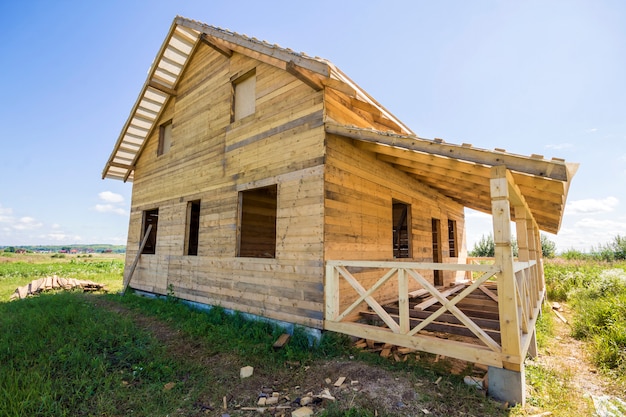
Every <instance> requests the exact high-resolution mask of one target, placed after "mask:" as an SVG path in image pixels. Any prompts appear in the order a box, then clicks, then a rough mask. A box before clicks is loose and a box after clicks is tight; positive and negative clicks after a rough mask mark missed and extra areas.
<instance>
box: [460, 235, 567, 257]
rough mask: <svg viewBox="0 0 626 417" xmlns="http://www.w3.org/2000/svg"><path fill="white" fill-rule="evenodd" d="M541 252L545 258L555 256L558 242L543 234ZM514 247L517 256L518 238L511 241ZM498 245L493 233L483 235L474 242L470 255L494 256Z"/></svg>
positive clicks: (541, 236)
mask: <svg viewBox="0 0 626 417" xmlns="http://www.w3.org/2000/svg"><path fill="white" fill-rule="evenodd" d="M540 238H541V252H542V254H543V257H544V258H554V257H555V256H556V244H555V243H554V242H553V241H551V240H550V239H548V236H546V235H544V234H541V235H540ZM511 245H512V247H513V256H517V252H518V249H519V248H518V245H517V240H515V239H513V240H512V241H511ZM495 250H496V245H495V243H494V241H493V235H491V234H488V235H487V236H485V235H482V236H481V237H480V240H479V241H478V242H476V243H474V248H473V249H472V250H471V251H469V256H474V257H484V258H492V257H493V256H494V254H495Z"/></svg>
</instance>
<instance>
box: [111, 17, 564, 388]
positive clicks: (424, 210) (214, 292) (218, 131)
mask: <svg viewBox="0 0 626 417" xmlns="http://www.w3.org/2000/svg"><path fill="white" fill-rule="evenodd" d="M574 171H575V166H573V165H571V164H566V163H565V162H564V161H563V160H559V159H552V160H545V159H544V158H543V157H541V156H537V155H532V156H530V157H527V156H519V155H514V154H510V153H507V152H505V151H504V150H499V149H496V150H494V151H488V150H482V149H477V148H475V147H473V146H471V145H468V144H462V145H453V144H448V143H445V142H444V141H442V140H438V139H435V140H428V139H422V138H419V137H417V136H415V135H414V134H413V132H412V131H411V130H410V129H409V128H408V127H407V126H405V125H404V124H403V123H402V122H401V121H400V120H398V119H397V118H396V117H394V116H393V115H392V114H391V113H390V112H389V111H388V110H386V109H385V108H384V107H383V106H381V105H380V104H379V103H378V102H377V101H376V100H375V99H374V98H372V97H371V96H369V95H368V94H367V93H366V92H365V91H364V90H363V89H361V87H359V86H358V85H356V84H355V83H354V82H353V81H351V80H350V78H348V77H347V76H346V75H345V74H344V73H343V72H341V71H340V70H339V69H338V68H337V67H335V66H334V65H333V64H332V63H330V62H328V61H327V60H324V59H321V58H317V57H315V58H313V57H310V56H307V55H306V54H304V53H296V52H294V51H292V50H290V49H285V48H282V47H280V46H278V45H272V44H269V43H267V42H265V41H259V40H257V39H255V38H249V37H247V36H244V35H240V34H237V33H233V32H230V31H227V30H224V29H220V28H217V27H213V26H208V25H205V24H203V23H200V22H197V21H193V20H189V19H186V18H182V17H176V18H175V19H174V22H173V24H172V26H171V28H170V31H169V33H168V34H167V36H166V38H165V41H164V43H163V45H162V47H161V49H160V50H159V51H158V53H157V56H156V58H155V60H154V63H153V65H152V68H151V69H150V71H149V74H148V77H147V79H146V82H145V84H144V85H143V87H142V88H141V91H140V92H139V97H138V98H137V101H136V103H135V105H134V106H133V108H132V110H131V112H130V115H129V117H128V120H127V122H126V124H125V125H124V126H123V128H122V130H121V133H120V136H119V138H118V140H117V143H116V144H115V147H114V148H113V151H112V153H111V156H110V158H109V160H108V161H107V163H106V166H105V168H104V172H103V178H113V179H119V180H123V181H132V182H133V190H132V204H131V214H130V224H129V230H128V245H127V263H126V265H127V266H126V275H125V278H126V279H127V280H129V279H130V278H131V277H130V276H131V275H132V280H130V287H132V288H134V289H137V290H141V291H144V292H150V293H154V294H166V293H168V292H171V291H173V293H174V294H175V295H176V296H177V297H180V298H182V299H185V300H190V301H194V302H198V303H204V304H208V305H220V306H223V307H224V308H228V309H233V310H237V311H241V312H246V313H251V314H255V315H258V316H262V317H267V318H270V319H276V320H282V321H287V322H290V323H295V324H298V325H302V326H308V327H312V328H316V329H320V330H332V331H335V332H341V333H345V334H348V335H354V336H357V337H364V338H368V339H373V340H378V341H384V342H389V343H393V344H395V345H399V346H406V347H411V348H416V349H419V350H422V351H426V352H433V353H440V354H443V355H446V356H450V357H455V358H460V359H464V360H468V361H472V362H477V363H481V364H485V365H488V366H489V367H491V368H493V369H496V370H497V369H505V370H510V371H511V372H513V374H512V375H513V376H514V378H515V377H516V375H517V376H518V377H519V375H522V377H521V378H522V380H521V382H523V372H521V371H522V369H523V364H524V357H525V356H526V354H527V352H528V351H529V349H530V351H531V353H532V351H533V350H534V349H535V348H534V325H535V320H536V318H537V314H538V313H539V307H540V303H541V301H542V299H543V297H544V285H543V269H542V264H541V249H540V246H539V230H545V231H548V232H552V233H556V232H557V231H558V229H559V226H560V223H561V218H562V215H563V209H564V206H565V200H566V196H567V191H568V187H569V183H570V179H571V177H572V175H573V173H574ZM466 207H468V208H472V209H475V210H479V211H482V212H485V213H489V214H492V215H493V231H492V232H493V234H494V238H495V241H496V260H495V263H494V264H493V265H468V264H467V263H466V247H465V217H464V209H465V208H466ZM511 221H514V224H515V227H516V232H517V241H518V244H519V258H518V259H515V260H514V259H513V256H512V251H511V245H510V240H511V224H512V223H511ZM485 232H486V233H489V232H491V231H485ZM438 334H445V335H449V334H453V335H458V336H459V337H458V338H450V337H447V338H441V337H437V335H438ZM518 379H519V378H518ZM507 384H508V382H507ZM506 395H508V394H505V396H506ZM522 399H523V398H522Z"/></svg>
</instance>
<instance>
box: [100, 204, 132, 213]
mask: <svg viewBox="0 0 626 417" xmlns="http://www.w3.org/2000/svg"><path fill="white" fill-rule="evenodd" d="M93 209H94V210H95V211H97V212H100V213H115V214H119V215H120V216H125V215H126V214H127V213H126V210H124V209H123V208H121V207H116V206H114V205H113V204H96V205H95V206H94V207H93Z"/></svg>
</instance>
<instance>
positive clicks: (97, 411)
mask: <svg viewBox="0 0 626 417" xmlns="http://www.w3.org/2000/svg"><path fill="white" fill-rule="evenodd" d="M545 269H546V279H547V284H548V288H549V297H550V300H551V301H557V300H560V301H562V302H564V303H567V305H568V306H571V308H572V311H573V327H572V333H573V334H574V335H575V336H576V337H578V338H580V339H581V340H584V341H585V343H586V344H587V345H588V346H589V348H590V349H591V351H592V352H593V356H592V358H593V361H594V363H595V365H596V366H597V367H598V369H599V373H600V375H606V376H607V378H610V379H611V381H612V384H613V387H614V389H615V391H616V392H620V390H621V392H624V391H623V388H624V387H625V386H626V385H622V384H624V381H625V369H624V363H625V362H626V358H625V357H624V352H626V343H625V342H624V339H623V337H624V334H625V331H624V327H623V326H624V323H625V322H626V314H625V311H624V309H625V308H626V307H625V305H626V303H624V301H625V300H624V294H626V285H624V286H622V284H623V281H626V280H625V279H624V274H625V272H624V271H626V263H600V262H595V261H594V262H591V261H585V262H581V261H564V260H559V259H556V260H551V261H548V262H547V263H546V266H545ZM122 270H123V259H122V257H121V256H119V255H114V256H110V255H109V256H106V257H105V256H103V255H93V256H92V257H88V256H82V257H77V256H76V255H67V257H65V258H51V257H50V255H21V254H20V255H17V254H15V255H11V256H2V253H0V329H2V332H0V415H2V416H5V415H6V416H31V415H38V416H74V415H100V416H125V415H135V416H154V415H163V416H165V415H170V416H173V415H179V416H196V415H198V416H200V415H202V416H207V415H208V416H220V417H221V416H222V414H224V413H226V411H225V410H224V409H223V402H224V401H226V403H227V404H226V405H227V409H228V413H229V414H230V415H231V416H238V415H240V416H249V415H250V416H251V415H256V414H257V413H256V412H255V411H245V410H243V407H245V406H254V405H255V404H256V399H257V396H258V395H259V393H260V392H264V391H263V390H266V389H268V388H269V389H270V390H274V391H277V392H280V395H281V401H283V402H284V401H286V400H284V398H291V401H293V400H294V399H295V398H296V397H298V396H301V395H304V394H306V393H307V391H313V390H317V391H319V390H320V389H321V387H322V386H324V384H325V383H324V379H325V378H328V377H332V379H333V381H334V380H335V378H336V377H337V375H339V373H340V372H344V373H346V374H347V375H348V376H350V377H351V378H352V380H355V379H358V380H360V383H361V384H363V385H364V383H365V381H378V382H377V385H376V386H375V387H374V388H371V391H370V392H369V394H368V395H366V396H363V395H364V394H363V393H365V392H368V391H367V390H366V389H365V387H364V386H362V385H357V387H359V391H358V393H357V391H356V390H353V389H352V388H351V387H350V386H348V388H347V389H346V390H343V391H337V392H336V393H335V392H333V393H334V394H335V395H336V397H337V401H336V402H331V403H328V404H324V406H323V407H318V408H317V410H318V413H317V414H316V415H322V416H337V417H339V416H366V417H367V416H374V415H378V416H391V415H411V416H413V415H426V413H424V412H423V410H426V411H428V412H429V413H430V414H431V415H475V416H478V415H482V416H487V415H488V416H504V415H517V416H523V415H532V414H537V412H538V411H551V412H552V413H553V414H552V415H554V416H559V415H562V416H567V415H581V416H582V415H591V409H590V400H589V399H586V398H583V396H582V395H580V392H577V391H575V390H572V389H571V381H572V375H571V372H573V371H572V370H570V369H560V370H556V371H555V370H554V369H548V368H545V367H543V366H542V365H541V364H536V363H532V364H530V365H529V366H527V368H526V369H527V383H528V385H529V396H528V403H529V407H527V408H525V409H522V408H519V407H517V408H514V409H509V410H503V409H502V408H501V407H499V405H498V404H497V403H495V402H493V401H491V400H489V399H487V398H484V397H483V396H481V395H480V392H479V391H476V390H475V389H473V388H470V387H467V386H466V385H464V384H463V382H462V378H461V377H456V376H453V375H450V374H448V373H447V372H446V370H447V368H446V362H445V361H441V362H439V363H433V361H432V358H431V357H429V356H428V355H421V356H420V357H419V358H418V357H417V356H416V357H415V358H414V359H411V360H409V361H407V362H406V363H404V362H401V363H396V362H394V361H388V360H383V359H381V358H380V357H379V356H377V355H373V354H366V353H362V352H360V351H355V350H354V349H353V348H352V347H351V346H350V343H348V341H347V340H346V339H344V338H342V337H337V336H333V335H332V334H328V335H326V336H325V337H324V338H323V339H322V340H321V342H319V343H318V344H316V345H315V346H314V347H310V346H309V343H308V340H307V338H306V337H305V335H304V333H303V332H300V331H298V330H297V331H296V332H295V334H294V336H293V338H292V339H291V341H290V343H289V344H288V345H287V346H286V347H285V348H284V349H281V350H274V349H273V348H272V344H273V342H274V341H275V340H276V338H277V337H278V336H279V335H280V333H281V330H280V329H277V328H275V327H273V326H271V325H269V324H266V323H250V322H247V321H245V320H244V319H243V318H242V317H241V316H239V315H234V316H232V315H227V314H225V313H224V311H222V310H221V309H219V308H216V309H213V310H211V311H210V312H208V313H207V312H199V311H195V310H190V309H189V308H187V307H186V306H185V305H184V304H182V303H179V302H176V301H175V299H173V298H169V299H162V300H154V299H146V298H141V297H136V296H133V295H129V296H126V297H123V298H122V297H120V296H119V295H118V294H117V292H118V291H119V290H120V289H121V277H122ZM53 274H57V275H59V276H63V277H68V278H78V279H89V280H92V281H95V282H99V283H103V284H105V285H106V286H107V288H108V289H109V294H83V293H80V292H65V293H57V294H46V295H42V296H39V297H34V298H29V299H26V300H19V301H13V302H8V298H9V296H10V294H11V293H12V292H13V291H14V290H15V288H16V287H17V286H19V285H24V284H26V283H28V282H30V281H31V280H33V279H36V278H39V277H42V276H47V275H53ZM554 327H555V323H554V322H553V315H552V314H550V313H549V309H546V311H545V313H544V314H543V316H542V318H541V320H540V321H539V324H538V329H539V334H538V341H539V344H540V351H542V350H547V349H550V347H551V345H552V344H553V343H554V341H555V339H554ZM244 365H251V366H253V367H254V369H255V372H254V376H253V377H252V378H250V379H247V380H241V379H240V378H239V374H238V373H239V369H240V367H241V366H244ZM357 382H358V381H357ZM331 387H332V384H331ZM283 413H284V414H285V415H290V414H289V413H288V412H287V411H283ZM277 415H280V413H278V414H277Z"/></svg>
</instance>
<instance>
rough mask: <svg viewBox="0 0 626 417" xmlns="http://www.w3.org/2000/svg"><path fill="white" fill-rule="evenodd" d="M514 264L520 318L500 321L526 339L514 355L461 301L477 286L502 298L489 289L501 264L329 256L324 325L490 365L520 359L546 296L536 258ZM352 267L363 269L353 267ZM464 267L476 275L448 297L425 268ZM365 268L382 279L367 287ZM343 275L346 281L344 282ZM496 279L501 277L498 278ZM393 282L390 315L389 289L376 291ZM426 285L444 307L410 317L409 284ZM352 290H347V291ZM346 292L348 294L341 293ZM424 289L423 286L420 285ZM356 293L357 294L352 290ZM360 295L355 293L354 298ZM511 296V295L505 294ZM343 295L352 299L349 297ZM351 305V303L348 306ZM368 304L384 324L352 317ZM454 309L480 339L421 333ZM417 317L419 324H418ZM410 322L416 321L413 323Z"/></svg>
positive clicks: (436, 301) (490, 295)
mask: <svg viewBox="0 0 626 417" xmlns="http://www.w3.org/2000/svg"><path fill="white" fill-rule="evenodd" d="M514 265H515V267H514V273H515V282H514V283H513V287H514V288H516V293H515V294H511V297H510V298H511V299H513V300H516V301H517V303H516V304H517V306H518V307H519V308H517V311H518V317H517V318H518V320H513V321H514V322H515V321H516V323H509V322H510V321H511V320H509V322H507V323H502V320H501V323H500V325H501V327H502V326H510V325H514V326H516V327H517V329H518V330H517V331H518V332H519V333H518V335H519V337H520V339H521V340H522V341H523V342H522V343H521V346H523V351H520V352H515V354H511V352H510V349H509V352H507V353H506V354H505V353H503V348H502V345H501V343H500V342H499V341H496V340H494V338H493V337H492V336H490V334H489V333H488V332H487V331H485V329H483V328H481V326H480V325H478V324H477V323H476V322H475V321H474V320H472V318H470V317H468V315H467V314H465V313H464V312H463V311H461V309H460V308H459V307H457V304H458V303H459V302H460V301H461V300H463V299H465V298H466V297H467V296H468V295H469V294H471V293H472V292H474V291H475V290H477V289H480V290H482V291H483V292H484V293H485V294H487V295H488V296H489V297H490V298H491V299H492V300H494V301H496V302H498V298H499V296H500V297H501V296H502V294H498V295H496V294H495V293H494V292H492V291H490V290H489V289H488V288H487V287H486V286H485V283H486V282H487V280H490V278H491V279H492V280H493V277H496V278H498V279H499V278H500V277H501V276H502V275H503V274H501V271H502V268H501V266H500V265H468V264H440V263H414V262H378V261H327V262H326V285H325V291H326V294H325V296H326V297H325V298H326V311H325V325H324V327H325V328H326V329H328V330H332V331H336V332H340V333H344V334H348V335H352V336H355V337H361V338H366V339H371V340H376V341H379V342H385V343H391V344H395V345H398V346H404V347H409V348H414V349H417V350H421V351H425V352H430V353H435V354H441V355H445V356H449V357H455V358H458V359H462V360H467V361H470V362H475V363H482V364H485V365H489V366H496V367H502V366H503V363H505V362H506V363H511V362H513V363H520V361H523V358H524V357H525V354H526V350H527V349H528V345H529V344H528V343H524V342H526V340H524V335H526V334H528V333H529V329H534V324H535V320H536V316H537V308H538V305H539V304H540V301H541V299H542V298H543V292H542V289H541V288H540V285H539V282H538V279H537V278H538V274H537V273H536V271H535V268H536V262H516V263H515V264H514ZM350 269H353V270H357V271H358V272H359V273H358V274H357V273H354V272H352V273H351V272H350ZM435 270H442V271H457V272H459V271H461V272H463V271H465V272H469V275H474V276H476V275H478V277H477V278H476V279H473V280H471V281H469V282H467V283H466V286H465V287H464V288H463V289H462V290H460V292H459V293H458V294H456V295H453V296H452V295H451V296H450V297H451V299H448V293H449V292H448V291H446V290H447V289H439V288H436V287H435V286H434V285H433V284H431V282H430V280H429V279H427V278H425V277H424V271H435ZM363 272H368V275H369V274H370V273H375V272H377V273H378V274H377V275H376V276H377V277H378V278H377V279H374V280H371V279H369V280H368V282H374V283H373V284H372V285H371V286H370V287H369V288H365V287H364V285H363V283H362V282H361V281H359V279H358V275H359V274H362V273H363ZM342 280H343V281H345V282H346V283H347V284H348V285H345V284H343V285H342ZM496 282H497V280H496ZM385 285H387V287H389V285H392V286H393V287H394V288H395V287H397V291H398V292H397V300H398V309H397V310H398V314H397V315H395V314H394V315H391V314H389V313H387V311H386V310H385V308H384V307H383V305H382V304H383V302H382V301H380V299H377V296H378V295H380V296H383V295H384V296H385V297H388V295H389V294H377V291H378V290H379V289H381V288H382V287H383V286H385ZM416 287H418V288H422V289H424V290H426V291H428V294H429V296H430V297H432V298H431V299H432V300H433V302H431V303H430V304H436V303H439V304H440V307H439V308H438V309H437V310H436V311H433V312H432V314H431V315H430V316H428V317H427V318H425V319H423V320H415V319H413V320H412V319H411V316H410V313H409V311H410V306H409V298H410V291H409V289H410V288H416ZM346 289H348V291H349V292H347V291H346ZM342 291H346V293H345V294H344V293H342ZM422 291H423V290H422ZM354 292H356V294H354ZM354 297H356V298H354ZM506 298H509V297H505V299H506ZM344 300H353V301H352V302H345V301H344ZM348 304H349V305H348ZM367 307H369V309H371V310H372V311H373V312H374V313H375V315H376V316H377V318H378V319H380V321H382V322H383V323H384V327H380V326H376V325H370V324H365V323H360V322H357V321H355V320H354V317H355V316H356V315H357V313H358V312H359V311H362V310H365V309H367ZM446 312H449V313H451V314H452V315H453V316H454V317H455V318H456V319H458V322H460V323H462V326H464V327H465V328H467V329H469V331H471V333H472V334H473V335H475V336H476V337H477V338H478V339H479V340H480V342H481V343H480V344H478V343H469V342H459V341H453V340H448V339H441V338H436V337H433V336H430V335H425V334H422V333H421V331H422V330H425V329H426V328H427V327H428V326H429V325H430V324H432V323H433V322H435V320H437V318H439V317H440V316H442V314H444V313H446ZM416 322H417V324H415V323H416ZM412 323H413V324H415V325H414V326H412Z"/></svg>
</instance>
